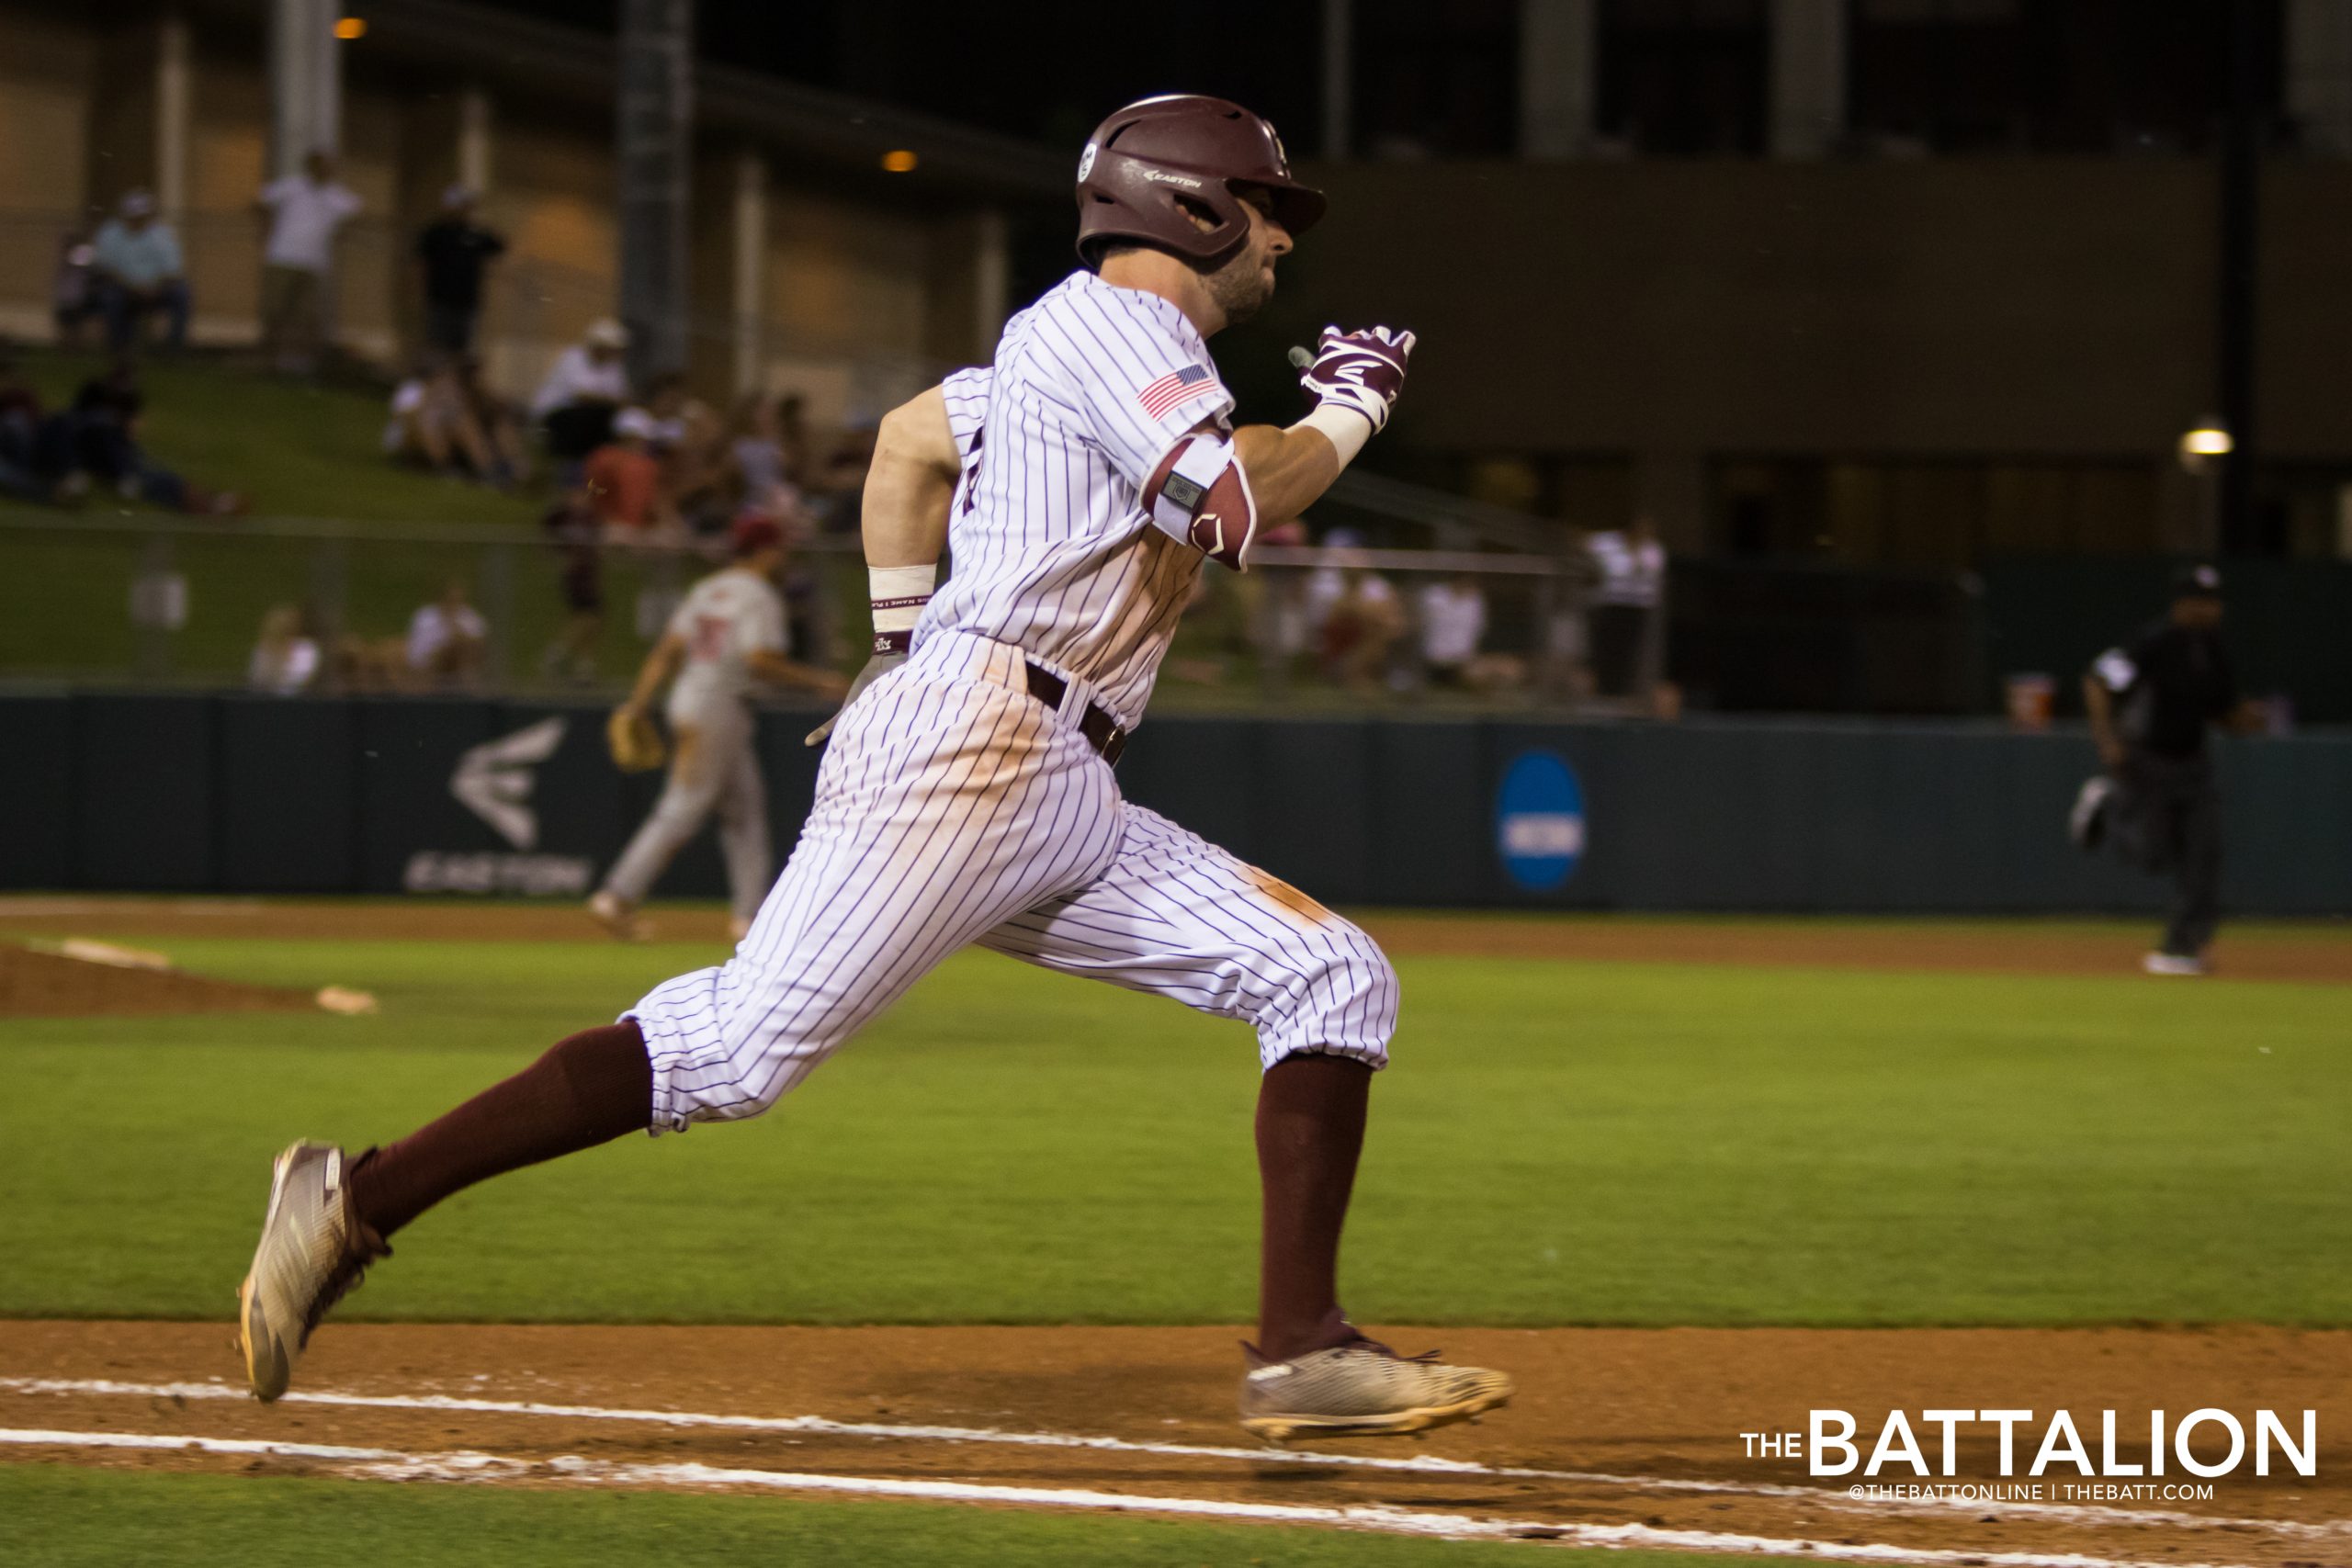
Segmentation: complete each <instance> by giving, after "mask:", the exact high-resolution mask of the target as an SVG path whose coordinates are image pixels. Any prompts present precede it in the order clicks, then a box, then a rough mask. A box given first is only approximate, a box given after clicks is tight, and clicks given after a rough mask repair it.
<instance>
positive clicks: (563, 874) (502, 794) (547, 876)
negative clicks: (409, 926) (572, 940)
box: [401, 716, 594, 897]
mask: <svg viewBox="0 0 2352 1568" xmlns="http://www.w3.org/2000/svg"><path fill="white" fill-rule="evenodd" d="M570 724H571V721H570V720H569V719H566V718H564V717H562V716H555V717H552V718H543V719H541V720H539V721H538V722H537V724H530V725H526V726H524V727H523V728H521V729H518V730H516V731H515V733H514V734H512V735H503V736H501V737H499V738H498V739H495V740H485V741H483V742H482V743H481V745H479V746H470V747H468V748H467V749H466V750H465V751H464V752H463V753H462V754H460V755H459V757H458V767H457V771H456V772H455V773H451V774H450V775H449V793H450V794H451V795H454V796H456V797H457V801H458V805H460V806H462V807H465V808H466V809H467V810H469V811H470V812H472V813H473V814H474V815H475V816H477V817H479V818H481V819H482V820H483V821H484V822H487V823H488V824H490V826H491V829H492V831H494V832H496V833H497V834H498V836H499V837H500V838H502V839H503V840H506V841H507V842H508V843H509V844H511V845H513V846H514V848H515V852H514V853H502V852H497V851H494V850H493V851H448V850H419V851H417V852H415V853H414V854H413V855H411V856H409V859H408V865H407V867H406V869H405V870H404V872H403V873H402V874H401V886H404V887H406V888H407V889H408V890H409V891H410V892H411V893H522V894H527V895H532V896H536V897H564V896H568V897H578V896H580V895H582V894H584V893H586V892H587V891H588V883H589V879H590V877H591V876H592V875H594V866H593V865H592V864H591V863H589V861H588V860H587V859H586V858H585V857H584V856H581V855H545V854H536V853H533V851H535V850H536V849H537V847H538V842H539V816H538V813H537V811H536V810H534V809H533V808H532V806H531V793H532V791H533V789H534V788H535V787H536V786H537V783H538V771H537V770H538V766H539V764H540V763H542V762H544V761H547V760H548V758H549V757H551V756H553V755H555V750H556V748H557V747H559V746H560V745H562V744H563V736H564V731H565V729H566V728H569V727H570Z"/></svg>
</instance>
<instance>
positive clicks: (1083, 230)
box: [1078, 93, 1324, 268]
mask: <svg viewBox="0 0 2352 1568" xmlns="http://www.w3.org/2000/svg"><path fill="white" fill-rule="evenodd" d="M1234 186H1256V187H1258V188H1259V189H1261V190H1262V191H1265V192H1266V193H1267V194H1268V195H1269V196H1271V197H1272V198H1273V204H1274V221H1276V222H1277V223H1280V224H1281V225H1282V226H1283V228H1284V229H1286V230H1288V231H1290V232H1292V233H1293V234H1298V233H1303V232H1305V231H1306V230H1307V229H1310V228H1312V227H1313V226H1314V224H1315V220H1317V219H1318V218H1320V217H1322V216H1323V205H1324V203H1323V193H1322V192H1321V191H1319V190H1314V189H1310V188H1309V187H1307V186H1303V185H1300V184H1299V183H1298V182H1297V181H1296V180H1294V179H1292V178H1291V176H1290V159H1289V158H1288V157H1287V156H1285V155H1284V154H1283V141H1282V138H1281V137H1279V136H1276V135H1275V134H1274V128H1273V127H1272V126H1271V125H1269V124H1267V123H1266V122H1265V121H1264V120H1262V119H1260V118H1258V117H1257V116H1256V115H1254V114H1251V113H1250V111H1249V110H1248V109H1245V108H1243V107H1241V106H1240V105H1239V104H1232V103H1227V102H1226V100H1224V99H1223V98H1207V97H1202V96H1199V95H1197V94H1193V93H1170V94H1169V95H1168V96H1164V97H1158V98H1145V99H1143V100H1142V101H1141V102H1139V103H1132V104H1129V105H1128V106H1127V107H1125V108H1123V109H1121V110H1120V111H1119V112H1118V113H1116V114H1114V115H1113V116H1112V117H1111V118H1108V119H1106V120H1104V121H1103V123H1102V124H1101V125H1099V126H1097V127H1096V128H1095V130H1094V134H1093V135H1092V136H1091V137H1089V138H1087V141H1086V151H1085V152H1084V153H1083V154H1081V155H1080V158H1079V161H1078V254H1079V255H1080V256H1081V257H1082V258H1084V260H1085V262H1086V265H1089V266H1093V265H1096V264H1097V263H1098V262H1100V261H1101V259H1102V255H1103V246H1105V245H1107V244H1109V243H1111V242H1113V241H1114V240H1129V241H1134V242H1136V243H1140V244H1146V245H1154V246H1157V247H1158V248H1159V249H1160V250H1163V251H1172V252H1174V253H1175V254H1177V255H1180V256H1182V257H1183V258H1184V259H1185V260H1186V261H1189V262H1191V263H1193V265H1195V266H1199V267H1203V268H1210V267H1217V266H1222V265H1225V263H1226V262H1227V261H1229V260H1231V259H1232V258H1233V255H1234V254H1235V253H1236V252H1238V251H1239V250H1240V249H1241V245H1242V242H1243V241H1244V240H1246V239H1247V238H1248V237H1249V233H1250V217H1249V214H1247V213H1246V212H1244V211H1243V210H1242V209H1241V199H1240V197H1238V196H1236V195H1235V194H1234V191H1233V187H1234ZM1194 212H1197V213H1198V214H1199V215H1200V216H1201V217H1204V218H1207V219H1211V220H1214V222H1215V226H1214V227H1213V228H1209V229H1203V228H1202V227H1201V226H1200V225H1199V224H1197V223H1195V222H1194V221H1193V213H1194Z"/></svg>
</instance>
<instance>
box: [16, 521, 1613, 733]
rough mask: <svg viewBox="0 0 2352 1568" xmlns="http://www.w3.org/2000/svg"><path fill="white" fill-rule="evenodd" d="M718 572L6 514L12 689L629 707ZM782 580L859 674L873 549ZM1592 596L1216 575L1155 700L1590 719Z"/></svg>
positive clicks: (1556, 564) (597, 554)
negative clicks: (351, 694) (581, 698)
mask: <svg viewBox="0 0 2352 1568" xmlns="http://www.w3.org/2000/svg"><path fill="white" fill-rule="evenodd" d="M724 559H725V544H724V540H723V539H701V540H695V539H682V540H670V541H662V542H651V543H635V542H630V543H615V544H605V545H602V546H599V547H593V548H586V547H581V546H579V545H577V544H567V543H565V542H563V541H560V540H558V539H556V538H554V537H552V536H548V535H544V534H541V533H538V532H537V531H534V530H530V529H523V528H511V527H496V526H491V525H382V524H369V525H358V524H349V523H337V522H332V521H323V520H317V519H301V518H261V519H236V520H200V519H188V518H178V517H171V516H164V515H160V514H158V515H147V514H130V515H119V516H112V517H98V516H91V515H83V516H64V517H57V518H50V517H45V516H42V515H40V514H38V513H0V680H7V681H10V682H17V683H23V682H73V683H84V684H108V685H113V684H137V685H148V686H193V687H211V688H223V687H237V686H245V685H248V684H259V685H262V686H264V687H271V686H287V685H289V684H290V685H292V686H294V687H297V688H299V689H303V690H345V691H395V692H398V691H428V690H451V689H456V690H470V691H480V692H482V693H485V694H518V693H529V692H540V691H548V690H553V689H559V688H564V687H575V688H583V689H591V690H599V691H616V690H618V689H620V688H621V687H622V686H624V685H625V684H626V683H627V682H628V681H629V680H630V679H631V678H632V677H633V675H634V673H635V671H636V668H637V665H638V663H639V660H641V659H642V658H643V657H644V655H645V652H646V650H647V649H649V648H650V646H651V645H652V643H653V641H654V640H655V639H656V638H657V637H659V636H660V634H661V631H662V627H663V626H665V625H666V623H667V621H668V619H669V615H670V612H671V610H672V609H673V608H674V606H675V605H676V604H677V602H678V600H679V598H680V597H681V596H682V595H683V594H684V591H685V590H686V589H687V588H688V587H689V586H691V585H692V583H693V582H694V581H695V579H697V578H698V577H700V576H701V575H703V574H704V573H706V572H708V571H711V570H717V568H718V566H720V565H722V564H723V563H724ZM950 570H951V571H952V562H951V563H950ZM583 573H586V574H588V575H587V576H585V577H583ZM784 577H785V581H784V583H783V584H782V586H783V588H784V592H785V596H786V604H787V606H788V609H789V611H790V620H791V625H792V641H793V646H792V652H793V653H794V655H795V656H796V657H797V658H800V659H803V660H807V661H809V662H811V663H815V664H820V665H823V666H826V667H828V668H831V669H835V670H839V671H843V672H847V671H853V670H854V669H855V668H856V667H857V665H858V664H859V663H860V662H862V661H863V660H864V658H865V638H866V635H867V626H868V621H867V616H866V609H865V600H866V595H867V589H866V582H865V561H864V558H863V554H862V551H861V549H860V547H859V545H858V542H857V540H856V538H855V537H854V536H842V535H821V534H820V535H818V536H813V537H810V538H808V539H807V540H805V541H804V542H803V543H802V544H800V545H799V546H798V547H797V548H796V550H795V552H794V555H793V558H792V559H791V560H790V562H789V563H788V565H787V567H786V570H785V573H784ZM592 602H593V603H594V604H596V605H597V606H598V607H597V608H596V609H594V611H591V610H589V609H587V608H585V607H584V606H585V605H587V604H590V603H592ZM435 604H439V605H441V606H443V607H444V609H445V611H446V612H447V613H448V614H449V615H455V616H459V617H460V618H462V615H463V612H462V611H460V609H459V606H463V607H464V610H466V611H470V612H471V615H473V616H477V617H479V624H480V637H479V641H478V645H477V646H475V647H473V648H471V649H469V650H468V651H467V653H466V655H465V657H463V658H462V659H460V660H440V661H437V662H436V660H435V659H433V658H431V657H429V656H428V655H429V654H430V652H431V650H429V649H420V648H419V646H418V645H417V642H416V638H417V637H419V636H427V637H429V635H430V634H420V633H419V631H418V627H417V622H418V615H419V612H420V611H422V610H424V609H425V607H427V606H428V605H435ZM1580 604H1581V593H1580V587H1579V584H1578V582H1577V581H1576V579H1575V578H1574V577H1573V576H1572V575H1571V574H1570V573H1568V572H1567V571H1566V569H1564V567H1563V565H1562V563H1561V562H1560V561H1558V560H1556V559H1555V558H1548V557H1541V556H1529V555H1511V554H1501V553H1494V552H1480V551H1466V550H1464V551H1436V550H1364V549H1353V548H1347V549H1317V548H1308V547H1267V548H1264V549H1262V550H1261V551H1259V552H1257V554H1256V555H1255V556H1254V557H1253V560H1252V569H1251V570H1250V571H1249V572H1248V573H1246V574H1242V575H1238V576H1236V575H1234V574H1232V573H1228V572H1225V571H1223V570H1216V569H1209V570H1204V571H1203V572H1202V573H1201V575H1200V579H1199V582H1198V584H1197V585H1196V589H1195V592H1194V595H1193V600H1192V602H1191V603H1190V604H1188V605H1187V607H1186V610H1185V613H1184V616H1183V619H1182V622H1181V624H1180V626H1179V628H1178V631H1177V635H1176V639H1175V646H1174V648H1173V649H1172V650H1171V652H1170V656H1169V659H1168V661H1167V663H1166V665H1165V666H1164V667H1163V670H1162V672H1161V676H1160V682H1159V697H1158V701H1159V702H1160V703H1162V704H1165V705H1176V706H1181V707H1205V708H1214V707H1219V706H1229V705H1238V706H1250V705H1262V704H1267V703H1283V704H1288V703H1302V704H1309V705H1337V706H1352V705H1363V706H1367V707H1385V706H1391V705H1403V704H1420V705H1460V706H1496V705H1501V706H1515V707H1543V708H1557V707H1566V706H1574V705H1580V704H1581V705H1590V704H1591V703H1592V701H1593V700H1594V698H1595V693H1594V691H1593V686H1592V676H1591V673H1590V650H1589V647H1588V645H1587V638H1586V636H1585V633H1584V629H1583V617H1582V615H1581V613H1580ZM289 639H299V640H300V641H303V642H306V643H308V644H309V645H310V646H311V649H313V654H312V656H311V657H310V658H309V659H308V660H307V664H308V669H309V672H308V674H307V675H306V676H305V677H304V678H302V679H301V680H300V681H299V682H289V681H288V676H287V674H286V672H285V671H284V670H283V668H282V665H281V662H280V661H279V660H275V659H273V657H271V656H270V655H269V654H268V653H267V651H266V650H267V649H272V648H280V647H282V645H284V644H285V643H287V642H288V640H289ZM257 650H260V651H259V654H258V656H257Z"/></svg>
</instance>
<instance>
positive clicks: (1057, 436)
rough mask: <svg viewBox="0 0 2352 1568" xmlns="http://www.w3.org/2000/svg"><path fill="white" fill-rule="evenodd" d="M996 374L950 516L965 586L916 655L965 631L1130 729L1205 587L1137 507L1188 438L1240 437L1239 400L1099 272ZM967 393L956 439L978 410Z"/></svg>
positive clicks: (1155, 302)
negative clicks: (1073, 687) (1044, 668)
mask: <svg viewBox="0 0 2352 1568" xmlns="http://www.w3.org/2000/svg"><path fill="white" fill-rule="evenodd" d="M993 369H994V375H993V378H991V381H990V384H989V389H988V393H987V407H986V412H985V413H984V414H983V415H982V423H981V425H980V429H979V432H978V437H977V439H978V453H977V455H976V457H974V458H973V459H972V460H970V461H969V462H968V463H967V471H966V474H965V477H964V479H963V482H962V485H961V487H960V490H959V492H958V494H957V496H956V502H955V504H954V507H953V510H952V511H951V512H950V513H949V515H948V547H949V551H950V553H951V555H952V557H953V558H954V562H955V570H954V573H953V575H952V576H951V577H950V578H949V579H948V581H947V583H946V585H945V586H944V587H943V588H942V589H941V590H940V591H939V592H938V593H937V595H936V596H934V597H933V600H932V602H931V604H930V606H929V607H928V608H927V609H926V610H925V611H924V612H923V615H922V621H921V622H920V623H919V624H918V625H917V626H916V627H915V643H916V645H917V646H918V647H920V646H921V645H922V641H923V639H924V637H927V636H932V635H935V634H937V633H939V632H943V631H965V632H974V633H977V634H978V635H979V636H981V637H993V638H995V639H996V640H997V641H999V642H1006V643H1011V644H1012V645H1013V646H1015V647H1017V648H1022V649H1027V650H1028V651H1029V652H1030V653H1031V654H1032V655H1034V656H1035V657H1036V658H1037V659H1038V660H1042V661H1043V662H1044V663H1046V664H1047V665H1050V666H1051V667H1053V668H1054V669H1056V670H1057V671H1061V672H1062V673H1064V674H1066V675H1075V676H1077V677H1079V678H1080V680H1083V681H1085V682H1088V683H1089V684H1090V685H1091V686H1092V687H1093V688H1094V695H1095V700H1097V701H1098V702H1100V703H1102V704H1103V706H1104V707H1106V708H1108V709H1110V710H1111V712H1112V714H1113V715H1114V716H1115V717H1117V718H1118V720H1119V721H1120V722H1121V723H1122V724H1124V725H1125V726H1127V727H1128V728H1134V726H1135V725H1136V722H1137V721H1138V720H1140V719H1141V718H1142V717H1143V710H1144V705H1145V704H1146V703H1147V702H1148V701H1149V699H1150V696H1151V686H1152V680H1153V677H1154V676H1155V675H1156V674H1157V673H1158V671H1159V661H1160V659H1161V658H1162V656H1164V655H1165V654H1166V653H1167V651H1168V644H1169V641H1170V638H1172V637H1174V636H1175V635H1176V622H1177V618H1178V617H1179V616H1180V615H1182V612H1183V608H1184V602H1185V600H1186V598H1187V597H1188V596H1189V595H1190V593H1191V592H1192V587H1193V578H1194V577H1195V576H1196V575H1197V574H1198V573H1199V571H1200V570H1201V554H1200V552H1199V551H1198V550H1196V549H1194V548H1193V547H1192V546H1191V545H1189V544H1187V543H1185V542H1183V541H1182V540H1179V539H1176V538H1174V537H1172V536H1170V535H1168V534H1167V533H1165V532H1163V531H1162V530H1161V529H1160V528H1159V525H1156V524H1155V523H1154V522H1153V521H1152V519H1151V518H1150V517H1149V516H1148V514H1147V513H1145V512H1144V511H1143V510H1142V508H1141V507H1140V506H1139V505H1138V504H1137V497H1138V496H1139V495H1140V493H1141V491H1142V489H1143V485H1144V482H1145V480H1146V479H1148V478H1149V477H1150V475H1151V471H1152V469H1153V468H1155V467H1156V466H1157V465H1158V464H1159V459H1160V458H1161V457H1165V456H1167V453H1168V449H1169V447H1170V446H1173V445H1175V442H1176V439H1177V437H1179V436H1180V435H1182V434H1184V433H1185V432H1186V431H1188V430H1192V429H1193V428H1194V427H1195V426H1197V425H1199V424H1200V423H1203V422H1204V421H1210V422H1213V423H1216V425H1218V426H1219V427H1220V428H1223V427H1225V426H1226V423H1227V414H1228V413H1229V412H1231V410H1232V408H1233V396H1232V394H1231V393H1229V392H1227V390H1226V389H1225V385H1224V383H1223V382H1221V381H1219V380H1218V379H1217V375H1216V367H1215V366H1214V364H1213V363H1212V362H1211V361H1210V359H1209V351H1208V344H1206V343H1204V342H1203V341H1202V339H1201V334H1200V333H1199V332H1197V331H1196V330H1195V329H1194V328H1193V323H1192V322H1191V321H1188V320H1186V318H1185V316H1184V312H1183V311H1182V310H1178V309H1177V308H1176V306H1175V305H1174V304H1173V303H1171V302H1170V301H1169V300H1167V299H1161V298H1160V297H1159V295H1157V294H1147V293H1143V292H1140V291H1138V290H1136V289H1132V288H1114V287H1113V286H1112V285H1110V284H1107V283H1104V282H1103V280H1102V279H1101V278H1098V277H1096V276H1094V275H1093V274H1092V273H1090V272H1080V273H1075V274H1073V275H1071V276H1069V278H1067V279H1065V280H1064V281H1063V282H1062V283H1060V284H1059V285H1057V287H1055V288H1053V289H1051V290H1050V291H1048V292H1047V293H1046V296H1045V297H1044V298H1043V299H1039V300H1038V301H1037V302H1036V303H1035V305H1032V306H1030V307H1029V308H1028V309H1027V310H1023V311H1021V312H1020V313H1019V314H1017V315H1015V316H1014V317H1013V318H1012V321H1010V322H1008V323H1006V326H1005V329H1004V337H1003V340H1002V342H1001V343H1000V344H999V345H998V347H997V355H996V363H995V366H994V367H993ZM957 390H958V392H959V394H960V395H959V399H958V400H955V401H951V402H950V404H949V423H950V427H951V428H954V426H955V423H956V419H957V417H958V413H957V411H958V409H959V408H961V409H962V410H964V411H965V412H966V413H967V415H968V412H969V409H970V402H971V393H970V389H969V388H968V387H967V388H964V389H957ZM959 444H960V443H959Z"/></svg>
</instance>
